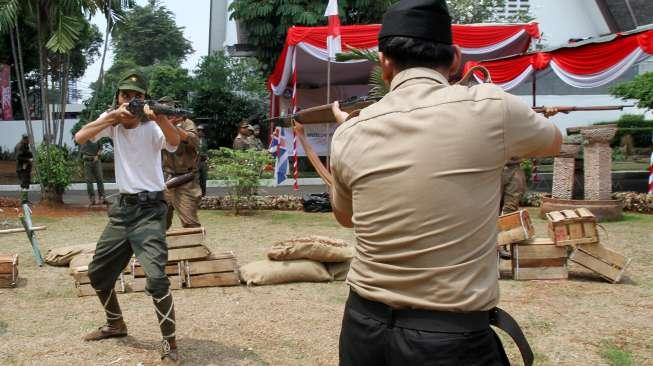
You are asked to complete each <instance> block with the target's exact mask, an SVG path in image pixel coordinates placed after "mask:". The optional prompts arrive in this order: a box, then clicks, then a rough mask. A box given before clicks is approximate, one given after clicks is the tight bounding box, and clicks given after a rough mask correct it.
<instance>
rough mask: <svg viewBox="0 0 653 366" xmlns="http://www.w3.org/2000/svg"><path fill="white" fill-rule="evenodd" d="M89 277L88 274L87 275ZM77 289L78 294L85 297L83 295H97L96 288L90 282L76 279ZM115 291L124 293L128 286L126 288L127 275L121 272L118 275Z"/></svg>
mask: <svg viewBox="0 0 653 366" xmlns="http://www.w3.org/2000/svg"><path fill="white" fill-rule="evenodd" d="M87 278H88V276H87ZM75 289H76V290H77V296H79V297H83V296H95V295H96V293H95V289H94V288H93V287H92V286H91V284H90V283H79V282H77V281H75ZM114 289H115V291H116V292H117V293H124V292H125V290H126V288H125V277H124V275H123V274H122V273H121V274H120V276H119V277H118V280H116V285H115V287H114Z"/></svg>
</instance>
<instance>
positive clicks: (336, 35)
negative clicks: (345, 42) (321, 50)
mask: <svg viewBox="0 0 653 366" xmlns="http://www.w3.org/2000/svg"><path fill="white" fill-rule="evenodd" d="M324 16H325V17H329V29H328V31H327V50H328V52H329V59H334V58H335V57H336V54H338V53H340V52H342V41H341V39H340V18H339V17H338V0H329V5H327V8H326V11H325V12H324Z"/></svg>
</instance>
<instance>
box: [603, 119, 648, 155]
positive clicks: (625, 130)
mask: <svg viewBox="0 0 653 366" xmlns="http://www.w3.org/2000/svg"><path fill="white" fill-rule="evenodd" d="M615 123H616V125H617V128H618V130H617V133H616V134H615V136H614V138H613V139H612V143H611V145H612V146H613V147H615V146H620V145H621V140H622V138H623V137H624V136H626V135H631V136H632V137H633V146H634V147H642V148H645V147H650V146H651V133H653V121H647V120H645V119H644V115H643V114H624V115H623V116H621V118H619V120H618V121H616V122H615V121H608V122H599V123H595V125H605V124H615Z"/></svg>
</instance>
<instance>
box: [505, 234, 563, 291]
mask: <svg viewBox="0 0 653 366" xmlns="http://www.w3.org/2000/svg"><path fill="white" fill-rule="evenodd" d="M510 250H511V254H512V259H511V261H512V276H513V279H515V280H520V281H521V280H562V279H567V277H568V270H567V248H564V247H559V246H556V245H555V243H554V242H553V240H551V239H549V238H535V239H530V240H527V241H525V242H522V243H515V244H512V245H511V246H510Z"/></svg>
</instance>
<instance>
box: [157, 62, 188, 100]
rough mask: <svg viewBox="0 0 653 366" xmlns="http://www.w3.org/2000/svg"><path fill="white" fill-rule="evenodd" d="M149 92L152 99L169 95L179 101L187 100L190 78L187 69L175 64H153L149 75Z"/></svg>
mask: <svg viewBox="0 0 653 366" xmlns="http://www.w3.org/2000/svg"><path fill="white" fill-rule="evenodd" d="M149 79H150V84H149V89H150V90H149V94H150V96H151V97H152V98H154V99H159V98H162V97H165V96H171V97H173V98H174V99H175V100H178V101H179V102H180V103H182V104H185V102H186V101H187V100H188V90H190V85H191V78H190V76H188V70H186V69H182V68H181V67H179V66H177V65H167V64H157V65H154V67H153V68H152V71H151V72H150V75H149Z"/></svg>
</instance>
